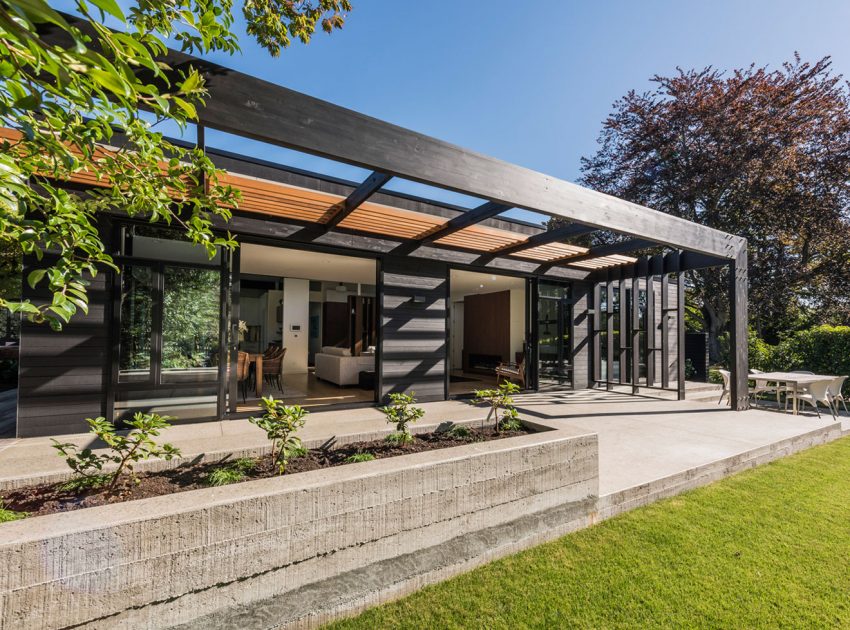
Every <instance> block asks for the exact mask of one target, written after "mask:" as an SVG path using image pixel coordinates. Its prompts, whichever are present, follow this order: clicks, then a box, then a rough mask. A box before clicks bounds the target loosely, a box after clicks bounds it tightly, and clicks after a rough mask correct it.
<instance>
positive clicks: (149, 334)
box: [118, 226, 222, 390]
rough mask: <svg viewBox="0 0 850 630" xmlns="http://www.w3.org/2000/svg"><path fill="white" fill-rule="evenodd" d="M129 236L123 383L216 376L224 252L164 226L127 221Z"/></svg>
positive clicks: (121, 338) (123, 289) (149, 384)
mask: <svg viewBox="0 0 850 630" xmlns="http://www.w3.org/2000/svg"><path fill="white" fill-rule="evenodd" d="M122 242H123V252H122V254H123V255H122V257H121V262H122V269H121V275H120V298H119V299H120V304H119V314H120V324H119V333H118V383H119V384H122V383H125V384H128V386H133V384H135V388H136V389H139V388H140V387H144V388H145V389H151V390H156V389H157V387H158V386H160V385H166V384H178V383H187V384H191V383H209V382H214V381H216V380H217V378H218V362H219V361H218V356H219V353H220V351H221V312H222V304H221V295H222V287H221V279H222V269H221V263H220V262H219V260H220V259H219V258H218V257H216V259H214V260H213V261H208V260H207V259H206V256H205V254H204V253H203V250H202V249H201V248H198V247H195V246H194V245H192V243H189V242H186V241H181V240H179V239H177V238H174V236H173V232H169V231H165V230H162V229H158V228H150V227H146V226H143V227H127V228H124V234H123V238H122ZM199 250H200V251H199Z"/></svg>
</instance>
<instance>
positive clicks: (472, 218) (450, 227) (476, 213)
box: [392, 201, 510, 256]
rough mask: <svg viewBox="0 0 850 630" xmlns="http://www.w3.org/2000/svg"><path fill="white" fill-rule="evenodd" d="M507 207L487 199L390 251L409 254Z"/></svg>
mask: <svg viewBox="0 0 850 630" xmlns="http://www.w3.org/2000/svg"><path fill="white" fill-rule="evenodd" d="M509 209H510V206H505V205H503V204H500V203H493V202H492V201H488V202H487V203H485V204H482V205H480V206H478V207H477V208H473V209H472V210H467V211H466V212H464V213H463V214H459V215H458V216H456V217H454V218H453V219H450V220H449V221H448V222H447V223H445V224H444V225H442V226H440V227H439V228H437V229H435V230H434V231H432V232H430V233H428V234H425V235H423V236H421V237H419V238H416V239H413V240H411V241H408V242H406V243H402V244H401V245H399V246H398V247H396V248H395V249H394V250H392V253H393V254H396V255H399V256H403V255H406V254H410V253H411V252H414V251H416V250H417V249H419V247H420V246H421V245H427V244H428V243H433V242H434V241H438V240H439V239H441V238H443V237H445V236H448V235H449V234H454V233H455V232H460V231H461V230H462V229H464V228H467V227H469V226H470V225H475V224H476V223H479V222H481V221H483V220H484V219H489V218H490V217H494V216H496V215H497V214H501V213H502V212H504V211H505V210H509Z"/></svg>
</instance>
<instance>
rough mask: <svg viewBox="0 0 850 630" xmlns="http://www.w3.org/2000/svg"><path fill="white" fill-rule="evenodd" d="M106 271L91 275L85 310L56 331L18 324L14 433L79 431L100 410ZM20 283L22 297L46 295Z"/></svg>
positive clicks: (105, 372) (105, 368)
mask: <svg viewBox="0 0 850 630" xmlns="http://www.w3.org/2000/svg"><path fill="white" fill-rule="evenodd" d="M28 271H29V269H25V270H24V278H26V275H27V273H28ZM109 276H110V274H109V273H99V274H98V275H97V277H96V278H93V279H92V280H91V285H90V286H89V288H88V293H89V312H88V315H84V314H82V313H78V314H77V315H76V316H74V317H73V318H72V319H71V322H70V323H69V324H66V325H65V327H64V328H63V330H62V331H61V332H55V331H53V330H51V329H50V327H49V326H47V325H39V324H29V323H24V324H23V325H22V326H21V355H20V363H19V389H18V428H17V435H18V437H35V436H43V435H57V434H62V433H79V432H84V431H87V430H88V427H87V425H86V422H85V419H86V418H95V417H97V416H100V415H103V414H104V413H105V409H104V407H105V392H106V385H107V383H108V381H109V331H108V323H109V319H108V317H109V315H108V312H109V310H110V309H109V307H108V302H109V298H108V294H109V291H108V288H109ZM24 287H25V288H24V297H25V298H30V299H32V300H34V301H35V300H39V301H41V300H44V299H45V298H47V299H49V296H48V295H47V293H46V292H45V291H43V290H39V291H38V292H36V291H33V290H32V289H30V288H29V287H28V286H27V285H26V283H24Z"/></svg>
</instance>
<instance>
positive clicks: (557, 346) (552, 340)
mask: <svg viewBox="0 0 850 630" xmlns="http://www.w3.org/2000/svg"><path fill="white" fill-rule="evenodd" d="M572 311H573V309H572V297H571V295H570V285H569V284H563V283H559V282H549V281H544V280H541V281H540V282H539V283H538V285H537V331H536V332H537V381H538V382H537V386H538V389H546V388H550V387H564V386H566V387H572V384H573V357H572V338H573V329H572V321H573V312H572Z"/></svg>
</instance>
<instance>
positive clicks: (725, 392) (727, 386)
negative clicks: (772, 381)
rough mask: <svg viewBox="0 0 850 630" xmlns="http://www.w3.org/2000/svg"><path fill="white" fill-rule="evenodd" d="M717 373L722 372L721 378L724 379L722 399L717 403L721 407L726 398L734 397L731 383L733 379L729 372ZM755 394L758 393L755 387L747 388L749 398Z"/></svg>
mask: <svg viewBox="0 0 850 630" xmlns="http://www.w3.org/2000/svg"><path fill="white" fill-rule="evenodd" d="M717 371H718V372H720V376H722V377H723V391H722V392H720V399H719V400H718V401H717V404H718V405H719V404H720V403H722V402H723V399H724V398H725V397H726V396H731V395H732V387H731V385H730V382H731V379H732V373H731V372H730V371H729V370H717ZM755 393H756V389H755V388H754V387H747V395H748V396H752V395H753V394H755Z"/></svg>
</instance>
